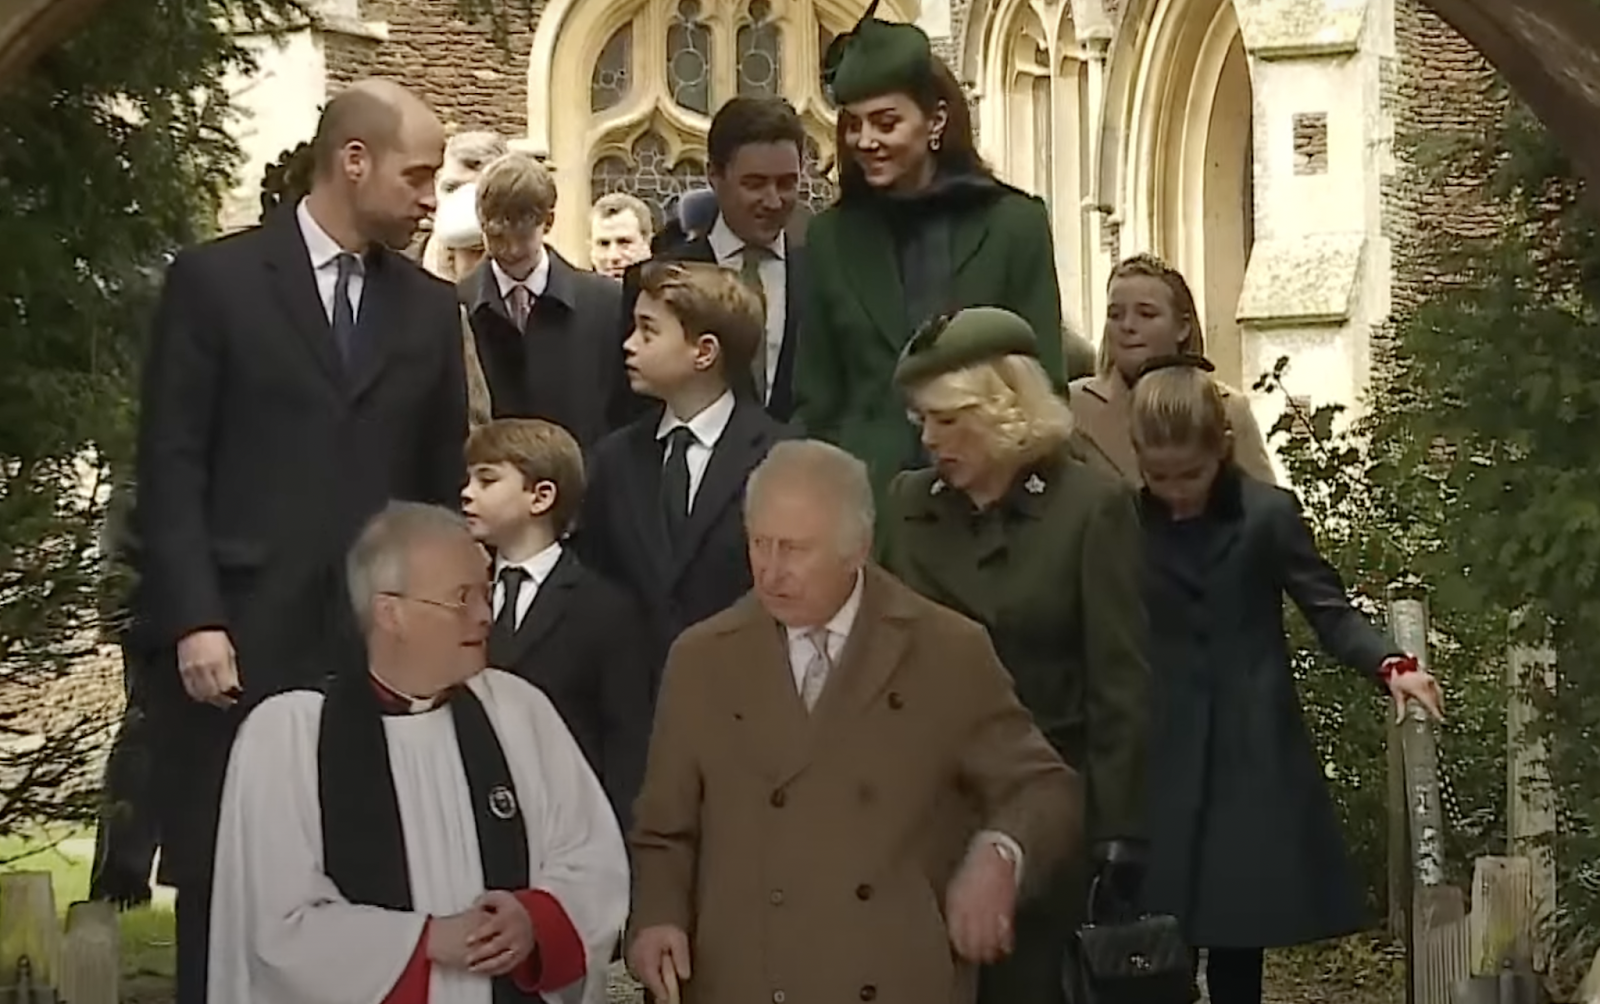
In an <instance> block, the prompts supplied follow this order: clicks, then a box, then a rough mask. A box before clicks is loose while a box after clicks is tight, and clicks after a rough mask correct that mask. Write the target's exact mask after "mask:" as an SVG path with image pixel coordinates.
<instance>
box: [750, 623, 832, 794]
mask: <svg viewBox="0 0 1600 1004" xmlns="http://www.w3.org/2000/svg"><path fill="white" fill-rule="evenodd" d="M734 609H735V610H737V611H739V612H740V614H741V615H742V616H741V618H740V620H739V623H738V625H737V626H736V627H734V628H733V629H732V630H733V631H734V632H735V634H736V635H737V637H738V645H737V652H736V654H735V659H736V660H737V661H738V664H739V666H740V670H739V672H738V673H736V674H735V678H736V679H737V680H738V687H739V701H738V703H737V706H736V707H737V710H736V711H735V712H734V717H735V719H736V720H737V721H738V722H739V724H740V726H741V731H742V732H743V734H744V735H745V736H747V737H749V738H748V743H749V749H750V752H751V755H752V756H753V757H757V758H759V759H761V760H764V761H766V762H767V768H768V774H769V776H770V777H771V779H772V782H773V785H774V786H775V787H782V786H783V785H785V784H788V783H789V782H790V781H792V780H794V778H795V777H796V776H797V775H798V774H799V773H800V772H801V771H803V770H805V768H806V765H807V764H808V763H810V761H811V739H812V736H811V722H810V717H809V716H808V715H807V714H806V709H805V705H804V704H802V703H801V702H800V692H799V690H798V689H797V688H796V687H795V685H794V673H793V671H792V670H791V669H790V666H789V641H788V635H787V634H786V633H785V631H784V629H783V627H782V625H780V624H778V623H777V622H776V621H774V620H773V619H772V617H771V616H770V615H769V614H768V613H767V612H766V611H765V610H764V609H762V607H761V604H760V602H759V601H757V600H756V598H755V597H754V596H753V595H747V596H745V597H744V598H743V599H741V600H739V602H738V603H737V604H735V606H734Z"/></svg>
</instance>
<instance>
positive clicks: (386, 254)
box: [350, 250, 407, 400]
mask: <svg viewBox="0 0 1600 1004" xmlns="http://www.w3.org/2000/svg"><path fill="white" fill-rule="evenodd" d="M392 254H394V252H392V251H388V250H382V251H379V252H378V253H376V254H374V255H370V256H368V260H367V274H366V281H365V283H364V284H363V286H362V290H361V313H360V315H359V316H358V317H357V318H356V348H357V351H356V356H355V358H354V359H352V360H351V364H350V368H351V375H350V397H351V400H359V399H360V398H361V396H362V395H363V394H365V393H366V392H367V391H368V390H369V389H370V388H371V387H372V385H373V384H374V383H376V382H377V379H378V377H379V375H380V374H382V372H383V370H384V367H385V366H387V365H388V363H389V361H390V360H391V359H393V358H394V356H395V354H396V353H397V352H398V350H399V344H398V342H399V340H400V339H401V338H403V337H405V333H406V331H407V328H406V326H405V324H404V320H403V316H404V312H405V306H404V304H402V303H400V302H399V300H400V287H401V283H400V275H399V274H398V272H397V266H398V265H399V264H400V263H399V262H396V261H393V260H391V259H390V256H391V255H392Z"/></svg>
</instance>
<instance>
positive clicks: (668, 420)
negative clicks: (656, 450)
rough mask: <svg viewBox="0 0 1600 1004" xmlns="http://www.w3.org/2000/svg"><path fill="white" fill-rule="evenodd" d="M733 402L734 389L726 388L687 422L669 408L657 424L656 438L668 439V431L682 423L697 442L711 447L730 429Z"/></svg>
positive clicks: (708, 447)
mask: <svg viewBox="0 0 1600 1004" xmlns="http://www.w3.org/2000/svg"><path fill="white" fill-rule="evenodd" d="M733 403H734V402H733V391H731V390H725V391H723V392H722V396H721V397H719V398H717V399H716V400H715V401H713V402H711V403H710V404H709V405H707V406H706V407H705V408H703V409H702V410H701V411H700V414H698V415H696V416H695V417H693V418H691V419H689V420H688V421H687V422H685V421H684V420H683V419H681V418H679V417H678V416H677V415H674V414H673V413H672V409H671V408H668V409H666V410H665V411H663V412H662V413H661V422H660V424H658V425H657V426H656V439H658V440H661V439H666V438H667V435H668V433H670V432H672V430H673V429H676V428H677V427H678V426H680V425H682V426H687V427H688V429H689V431H690V432H692V433H694V438H695V441H696V442H698V443H699V444H700V445H701V446H704V447H706V448H707V449H710V448H712V447H714V446H716V445H717V440H719V439H721V438H722V434H723V433H724V432H726V431H727V430H728V423H729V422H731V421H733Z"/></svg>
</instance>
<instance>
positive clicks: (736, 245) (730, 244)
mask: <svg viewBox="0 0 1600 1004" xmlns="http://www.w3.org/2000/svg"><path fill="white" fill-rule="evenodd" d="M706 240H707V241H708V242H709V243H710V244H711V253H712V254H714V255H716V256H717V264H718V265H724V266H726V265H727V264H728V262H729V260H730V259H731V258H733V256H734V255H736V254H739V253H740V252H742V251H743V250H744V239H743V238H742V237H740V236H739V235H738V234H736V233H734V232H733V228H732V227H730V226H728V221H727V220H724V219H723V218H722V214H720V213H718V214H717V222H715V223H713V224H712V225H711V232H710V233H708V234H706ZM787 242H788V235H787V234H782V233H780V234H778V239H777V240H775V241H773V242H772V244H771V245H770V246H769V247H768V248H767V250H768V251H771V252H772V256H773V257H774V258H776V259H778V260H779V261H783V259H784V254H785V253H786V252H787V250H788V243H787Z"/></svg>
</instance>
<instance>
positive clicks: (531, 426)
mask: <svg viewBox="0 0 1600 1004" xmlns="http://www.w3.org/2000/svg"><path fill="white" fill-rule="evenodd" d="M479 464H509V465H511V466H512V467H515V468H516V469H517V473H518V474H521V475H522V482H523V484H524V485H525V486H526V487H527V488H529V489H532V488H533V486H534V485H536V484H538V483H539V482H541V481H548V482H550V483H551V484H553V485H555V486H556V503H555V505H554V506H553V507H551V509H550V521H551V523H552V524H554V526H555V528H556V532H557V533H566V532H567V531H568V530H570V529H572V524H573V522H574V521H575V520H576V519H577V517H578V510H579V508H580V507H581V506H582V505H583V492H584V472H583V450H582V449H581V448H580V447H579V446H578V441H577V440H576V439H574V438H572V433H570V432H568V431H567V430H566V429H564V428H562V427H561V426H559V425H557V424H556V423H554V422H546V421H545V420H544V419H540V418H500V419H496V420H494V421H492V422H489V423H488V424H486V425H480V426H479V427H478V428H476V429H474V430H472V434H471V435H470V436H468V437H467V466H468V467H476V466H478V465H479Z"/></svg>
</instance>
